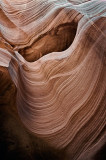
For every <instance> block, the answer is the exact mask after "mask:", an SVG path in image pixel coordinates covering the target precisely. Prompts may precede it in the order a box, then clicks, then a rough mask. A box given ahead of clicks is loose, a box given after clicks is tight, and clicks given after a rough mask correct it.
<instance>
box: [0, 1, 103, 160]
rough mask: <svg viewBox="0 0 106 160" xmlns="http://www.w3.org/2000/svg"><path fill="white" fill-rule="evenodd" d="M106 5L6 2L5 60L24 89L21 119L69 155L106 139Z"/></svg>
mask: <svg viewBox="0 0 106 160" xmlns="http://www.w3.org/2000/svg"><path fill="white" fill-rule="evenodd" d="M105 6H106V2H105V1H103V0H101V1H100V0H94V1H93V0H91V1H87V0H83V1H79V0H77V1H74V0H73V1H71V0H70V1H68V0H60V1H57V0H52V1H51V0H43V1H39V0H36V1H30V0H23V1H21V0H14V1H12V0H3V1H2V2H1V1H0V8H1V9H0V14H1V20H0V29H1V30H0V31H1V39H0V65H1V66H5V67H8V70H9V73H10V75H11V78H12V80H13V81H14V83H15V85H16V87H17V109H18V112H19V116H20V118H21V120H22V122H23V123H24V125H25V126H26V127H27V128H28V129H29V130H30V131H31V132H33V133H34V134H35V135H36V136H38V137H41V138H43V139H44V140H45V141H46V142H47V143H49V144H50V145H51V146H52V147H54V148H56V149H64V150H65V153H66V157H67V159H69V160H70V159H72V160H74V159H80V160H81V159H84V158H82V157H85V155H87V154H88V152H90V151H91V152H92V148H93V150H98V148H99V147H98V146H99V145H101V144H103V143H104V142H105V140H104V139H105V129H104V128H105V124H106V109H105V107H106V54H105V51H106V45H105V42H106V35H105V32H106V19H105V17H106V12H105V9H106V7H105ZM90 156H91V157H92V154H91V155H90Z"/></svg>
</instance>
